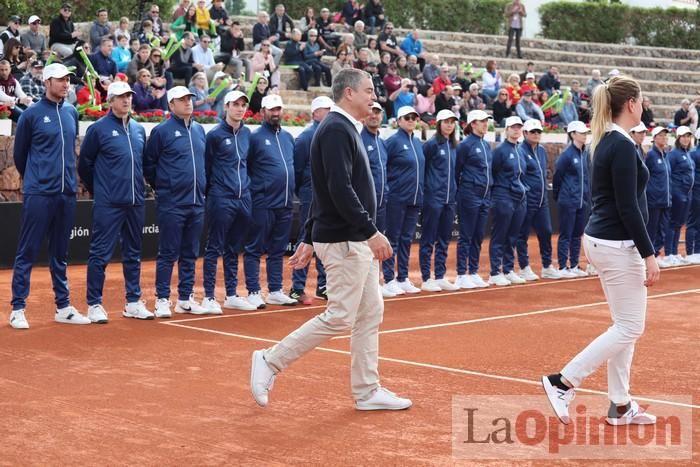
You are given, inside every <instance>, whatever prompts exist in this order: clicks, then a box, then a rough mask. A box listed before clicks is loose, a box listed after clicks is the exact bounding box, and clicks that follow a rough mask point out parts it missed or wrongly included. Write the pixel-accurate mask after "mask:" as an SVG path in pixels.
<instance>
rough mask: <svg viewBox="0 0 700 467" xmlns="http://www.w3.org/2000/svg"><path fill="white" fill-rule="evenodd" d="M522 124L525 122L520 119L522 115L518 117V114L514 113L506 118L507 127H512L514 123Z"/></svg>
mask: <svg viewBox="0 0 700 467" xmlns="http://www.w3.org/2000/svg"><path fill="white" fill-rule="evenodd" d="M522 124H523V121H522V120H520V117H518V116H517V115H513V116H512V117H508V118H506V123H505V127H506V128H510V127H512V126H514V125H521V126H522Z"/></svg>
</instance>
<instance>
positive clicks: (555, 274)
mask: <svg viewBox="0 0 700 467" xmlns="http://www.w3.org/2000/svg"><path fill="white" fill-rule="evenodd" d="M560 272H561V271H559V269H557V268H555V267H554V266H552V265H551V264H550V265H549V266H547V267H546V268H542V279H553V280H558V279H561V274H560Z"/></svg>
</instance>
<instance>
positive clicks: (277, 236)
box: [243, 208, 292, 293]
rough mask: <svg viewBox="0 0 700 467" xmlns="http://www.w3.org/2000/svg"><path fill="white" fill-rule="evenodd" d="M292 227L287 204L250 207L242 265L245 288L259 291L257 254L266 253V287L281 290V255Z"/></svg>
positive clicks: (258, 261)
mask: <svg viewBox="0 0 700 467" xmlns="http://www.w3.org/2000/svg"><path fill="white" fill-rule="evenodd" d="M291 227H292V209H291V208H277V209H265V208H253V222H252V223H251V226H250V230H249V235H248V240H247V242H246V246H245V255H244V258H243V266H244V268H245V282H246V287H247V289H248V292H250V293H253V292H259V291H260V258H261V257H262V255H264V254H267V258H266V260H265V267H266V271H267V288H268V290H269V291H270V292H276V291H278V290H282V258H283V257H284V252H285V251H287V244H288V243H289V231H290V230H291Z"/></svg>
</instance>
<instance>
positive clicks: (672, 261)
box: [666, 255, 681, 267]
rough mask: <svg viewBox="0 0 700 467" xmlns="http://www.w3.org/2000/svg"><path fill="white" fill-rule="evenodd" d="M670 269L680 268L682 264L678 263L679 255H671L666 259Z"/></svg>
mask: <svg viewBox="0 0 700 467" xmlns="http://www.w3.org/2000/svg"><path fill="white" fill-rule="evenodd" d="M666 261H667V262H668V265H669V267H675V266H680V265H681V263H680V261H678V255H669V256H667V257H666Z"/></svg>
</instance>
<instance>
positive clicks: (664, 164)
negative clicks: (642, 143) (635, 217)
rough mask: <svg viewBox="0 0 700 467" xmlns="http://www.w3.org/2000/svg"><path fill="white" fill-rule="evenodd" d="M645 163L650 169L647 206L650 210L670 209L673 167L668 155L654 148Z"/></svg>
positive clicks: (650, 150)
mask: <svg viewBox="0 0 700 467" xmlns="http://www.w3.org/2000/svg"><path fill="white" fill-rule="evenodd" d="M644 162H645V164H646V166H647V169H649V182H648V183H647V206H649V207H650V208H670V207H671V166H670V165H669V163H668V154H667V153H663V154H662V153H661V151H659V150H658V148H657V147H656V146H652V147H651V149H649V152H648V153H647V158H646V160H645V161H644Z"/></svg>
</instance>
